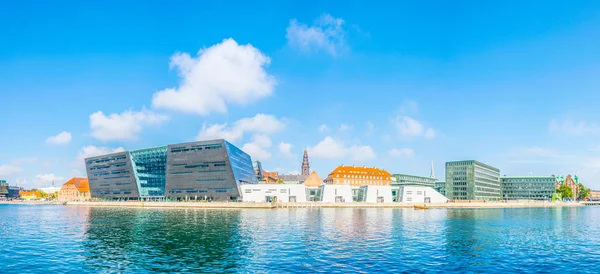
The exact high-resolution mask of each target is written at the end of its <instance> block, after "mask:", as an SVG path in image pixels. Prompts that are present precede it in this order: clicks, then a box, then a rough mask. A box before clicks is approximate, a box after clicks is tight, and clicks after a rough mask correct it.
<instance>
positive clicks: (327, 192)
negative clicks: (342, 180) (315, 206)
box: [320, 184, 352, 203]
mask: <svg viewBox="0 0 600 274" xmlns="http://www.w3.org/2000/svg"><path fill="white" fill-rule="evenodd" d="M320 194H321V202H324V203H352V188H351V187H350V185H330V184H324V185H321V193H320Z"/></svg>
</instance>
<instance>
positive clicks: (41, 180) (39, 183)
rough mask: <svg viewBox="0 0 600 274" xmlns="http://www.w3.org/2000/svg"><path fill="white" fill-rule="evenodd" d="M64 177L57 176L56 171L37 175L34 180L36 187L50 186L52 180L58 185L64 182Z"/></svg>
mask: <svg viewBox="0 0 600 274" xmlns="http://www.w3.org/2000/svg"><path fill="white" fill-rule="evenodd" d="M64 179H65V178H64V177H60V176H56V175H54V173H48V174H38V175H36V176H35V180H33V182H34V183H35V186H36V187H47V186H50V185H51V184H52V182H54V186H57V187H58V186H61V185H62V184H63V183H64V182H63V181H64Z"/></svg>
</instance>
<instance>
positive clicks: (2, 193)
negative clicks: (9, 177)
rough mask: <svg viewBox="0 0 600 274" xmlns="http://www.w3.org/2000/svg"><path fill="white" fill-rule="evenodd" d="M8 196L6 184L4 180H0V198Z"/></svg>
mask: <svg viewBox="0 0 600 274" xmlns="http://www.w3.org/2000/svg"><path fill="white" fill-rule="evenodd" d="M7 196H8V183H6V181H5V180H0V198H4V199H6V197H7Z"/></svg>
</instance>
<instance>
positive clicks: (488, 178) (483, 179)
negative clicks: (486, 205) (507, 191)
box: [446, 160, 501, 201]
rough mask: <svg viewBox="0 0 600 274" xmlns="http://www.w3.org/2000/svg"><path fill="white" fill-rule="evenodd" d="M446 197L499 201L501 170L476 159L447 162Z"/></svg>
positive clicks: (451, 198) (450, 198)
mask: <svg viewBox="0 0 600 274" xmlns="http://www.w3.org/2000/svg"><path fill="white" fill-rule="evenodd" d="M446 197H448V199H449V200H487V201H498V200H500V197H501V196H500V170H499V169H497V168H495V167H493V166H489V165H486V164H484V163H481V162H478V161H474V160H467V161H454V162H446Z"/></svg>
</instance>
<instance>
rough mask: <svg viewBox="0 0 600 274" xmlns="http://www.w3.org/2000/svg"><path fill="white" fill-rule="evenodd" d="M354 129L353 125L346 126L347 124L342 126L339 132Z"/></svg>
mask: <svg viewBox="0 0 600 274" xmlns="http://www.w3.org/2000/svg"><path fill="white" fill-rule="evenodd" d="M353 128H354V126H353V125H346V124H341V125H340V128H339V131H350V130H352V129H353Z"/></svg>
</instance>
